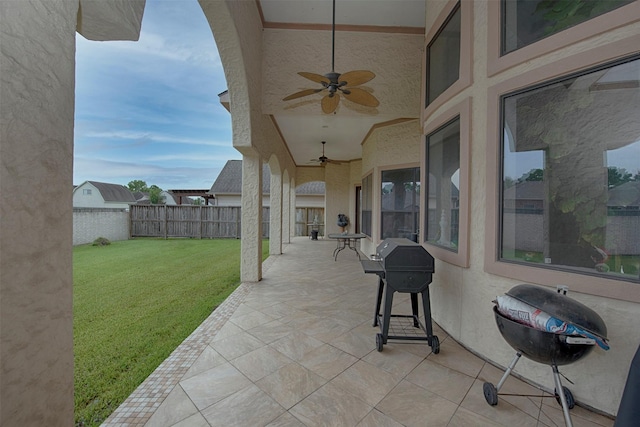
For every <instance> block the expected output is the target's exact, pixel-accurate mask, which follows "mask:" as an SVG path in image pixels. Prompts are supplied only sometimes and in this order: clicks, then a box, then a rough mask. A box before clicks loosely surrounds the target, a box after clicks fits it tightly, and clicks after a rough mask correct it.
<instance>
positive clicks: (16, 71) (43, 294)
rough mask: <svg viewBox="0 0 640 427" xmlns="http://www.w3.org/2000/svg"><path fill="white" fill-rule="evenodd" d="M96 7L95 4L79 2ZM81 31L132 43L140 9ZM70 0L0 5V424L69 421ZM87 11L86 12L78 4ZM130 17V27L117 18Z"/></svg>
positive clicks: (106, 13)
mask: <svg viewBox="0 0 640 427" xmlns="http://www.w3.org/2000/svg"><path fill="white" fill-rule="evenodd" d="M84 3H85V4H86V3H97V2H86V1H85V2H84ZM99 3H101V4H100V5H99V6H100V7H101V13H100V14H99V15H100V16H99V17H95V16H94V18H97V19H89V15H88V14H85V15H82V16H84V18H86V19H87V21H85V22H84V26H83V28H84V30H86V32H87V33H90V32H91V31H90V30H91V27H92V26H94V25H96V23H97V22H100V23H101V24H103V25H101V28H100V30H99V31H96V32H93V34H96V33H99V34H100V37H105V38H108V37H110V36H112V35H114V34H116V33H117V28H118V27H120V29H122V28H123V27H127V28H126V30H125V31H124V33H126V35H127V36H125V38H126V37H129V36H131V35H133V36H135V37H136V38H137V34H139V29H140V19H141V17H142V8H143V6H144V2H133V1H126V2H125V1H111V2H99ZM78 6H79V2H78V0H65V1H62V0H52V1H2V2H0V20H1V23H0V46H1V50H0V52H1V54H0V88H1V94H0V97H1V99H2V101H1V102H0V152H1V155H0V162H1V166H2V167H1V168H0V216H1V217H2V221H0V294H1V295H2V297H1V298H0V361H1V364H2V366H1V373H0V401H1V402H2V404H1V406H0V425H2V426H60V427H63V426H64V427H66V426H70V425H73V423H74V414H73V411H74V402H73V266H72V234H73V230H72V203H71V202H72V197H71V189H72V184H73V181H72V177H73V121H74V79H75V66H74V64H75V57H74V55H75V37H76V28H77V20H78ZM86 6H87V10H91V9H92V8H91V5H89V4H86ZM133 10H135V11H137V13H136V14H135V17H136V18H135V19H126V16H127V14H130V13H131V12H132V11H133Z"/></svg>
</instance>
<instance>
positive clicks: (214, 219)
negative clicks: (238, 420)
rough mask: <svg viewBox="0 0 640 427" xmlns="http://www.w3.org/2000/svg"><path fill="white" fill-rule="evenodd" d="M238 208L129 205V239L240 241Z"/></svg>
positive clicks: (265, 221)
mask: <svg viewBox="0 0 640 427" xmlns="http://www.w3.org/2000/svg"><path fill="white" fill-rule="evenodd" d="M240 218H241V215H240V207H236V206H192V205H177V206H169V205H131V208H130V209H129V230H130V237H164V238H165V239H166V238H169V237H190V238H195V239H215V238H234V239H238V238H240V230H241V222H240ZM262 237H264V238H268V237H269V208H267V207H263V208H262Z"/></svg>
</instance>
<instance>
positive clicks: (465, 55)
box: [421, 0, 640, 123]
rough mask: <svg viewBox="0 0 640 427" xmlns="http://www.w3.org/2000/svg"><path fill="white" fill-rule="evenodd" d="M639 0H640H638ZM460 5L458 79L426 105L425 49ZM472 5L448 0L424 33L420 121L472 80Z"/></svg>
mask: <svg viewBox="0 0 640 427" xmlns="http://www.w3.org/2000/svg"><path fill="white" fill-rule="evenodd" d="M639 1H640V0H639ZM458 5H459V7H460V26H461V28H460V69H459V70H458V80H457V81H456V82H455V83H453V84H452V85H451V86H449V87H448V88H447V89H446V90H445V91H444V92H442V93H441V94H440V95H438V97H437V98H435V99H434V100H433V101H432V102H431V103H430V104H429V105H428V106H426V107H425V105H426V95H427V89H426V85H427V67H426V64H427V49H428V47H429V45H430V44H431V43H432V42H433V40H434V39H435V38H436V37H437V36H438V34H440V32H441V31H442V28H443V26H444V25H446V24H447V22H448V18H449V16H450V15H451V14H452V12H453V11H454V10H455V8H456V7H458ZM473 7H474V2H472V1H461V0H449V1H448V2H447V4H446V5H445V6H444V8H443V9H442V11H441V12H440V14H439V15H438V17H437V19H436V20H435V22H434V24H433V25H432V26H431V30H430V31H429V32H428V33H427V34H426V35H425V44H424V53H423V58H422V63H423V64H424V66H423V70H422V81H423V82H424V84H425V87H424V88H423V89H424V90H422V95H421V97H422V99H421V105H422V106H423V111H422V122H423V123H424V121H426V120H427V119H428V118H429V117H430V116H431V115H432V114H434V113H435V112H436V111H438V109H440V107H442V106H443V105H444V104H445V103H446V102H447V101H448V100H450V99H451V98H453V97H454V96H456V95H457V94H459V93H460V92H462V91H463V90H464V89H466V88H467V87H469V86H471V83H472V81H473Z"/></svg>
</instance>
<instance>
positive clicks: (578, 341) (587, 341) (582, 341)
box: [566, 337, 596, 345]
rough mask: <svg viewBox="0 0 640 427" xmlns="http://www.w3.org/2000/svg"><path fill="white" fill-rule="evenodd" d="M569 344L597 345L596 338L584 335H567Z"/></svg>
mask: <svg viewBox="0 0 640 427" xmlns="http://www.w3.org/2000/svg"><path fill="white" fill-rule="evenodd" d="M566 341H567V344H587V345H595V343H596V340H594V339H591V338H584V337H567V339H566Z"/></svg>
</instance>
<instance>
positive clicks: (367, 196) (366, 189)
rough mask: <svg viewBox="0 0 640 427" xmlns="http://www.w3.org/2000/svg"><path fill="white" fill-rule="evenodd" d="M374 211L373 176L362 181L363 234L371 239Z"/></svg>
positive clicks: (368, 176)
mask: <svg viewBox="0 0 640 427" xmlns="http://www.w3.org/2000/svg"><path fill="white" fill-rule="evenodd" d="M372 210H373V175H371V174H369V175H367V176H366V177H364V179H363V180H362V233H363V234H366V235H367V236H369V237H371V211H372Z"/></svg>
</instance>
